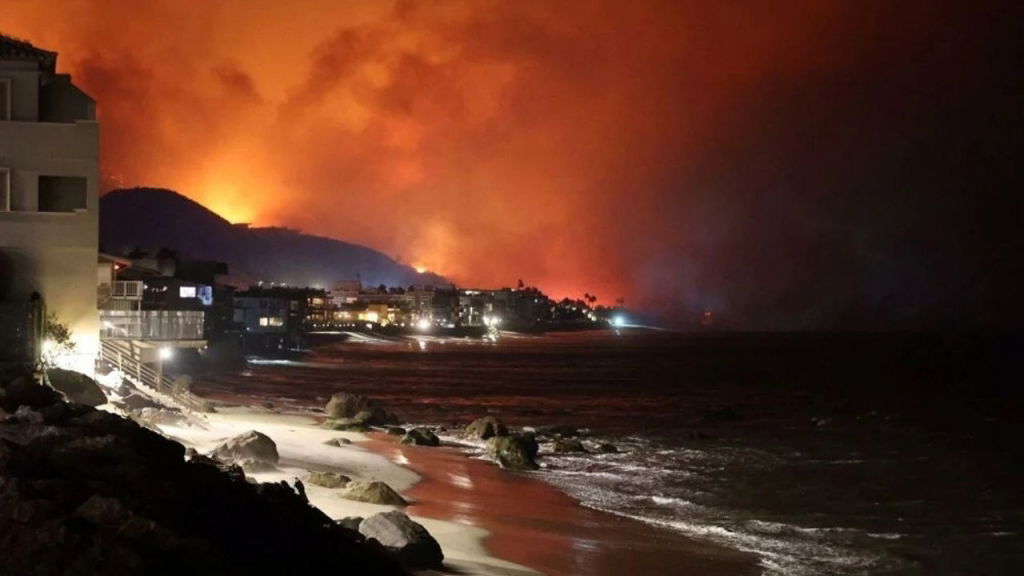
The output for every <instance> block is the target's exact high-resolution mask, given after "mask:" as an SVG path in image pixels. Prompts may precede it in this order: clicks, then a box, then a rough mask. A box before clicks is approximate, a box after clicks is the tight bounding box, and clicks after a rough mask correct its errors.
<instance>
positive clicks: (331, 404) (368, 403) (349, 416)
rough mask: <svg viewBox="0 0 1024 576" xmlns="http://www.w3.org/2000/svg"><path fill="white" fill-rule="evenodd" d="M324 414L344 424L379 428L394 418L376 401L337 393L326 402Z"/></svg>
mask: <svg viewBox="0 0 1024 576" xmlns="http://www.w3.org/2000/svg"><path fill="white" fill-rule="evenodd" d="M324 414H326V415H327V417H328V418H331V419H334V420H339V421H342V422H344V423H345V424H361V425H364V426H380V425H384V424H392V423H394V422H395V421H396V419H395V417H394V416H393V415H391V414H388V413H387V411H385V410H384V408H382V407H381V406H380V405H379V404H378V403H377V402H376V401H374V400H371V399H369V398H367V397H366V396H360V395H359V394H349V393H347V392H339V393H337V394H335V395H333V396H331V399H330V400H329V401H328V402H327V406H326V407H325V408H324Z"/></svg>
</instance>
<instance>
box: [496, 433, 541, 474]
mask: <svg viewBox="0 0 1024 576" xmlns="http://www.w3.org/2000/svg"><path fill="white" fill-rule="evenodd" d="M487 450H488V453H489V454H490V455H491V457H493V458H494V459H495V460H496V461H497V462H498V464H499V465H500V466H501V467H502V468H509V469H512V470H536V469H537V468H539V466H537V463H536V462H535V461H534V458H536V456H537V440H536V438H534V437H533V436H529V435H516V436H494V437H492V438H491V439H489V440H488V441H487Z"/></svg>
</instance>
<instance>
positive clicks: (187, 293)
mask: <svg viewBox="0 0 1024 576" xmlns="http://www.w3.org/2000/svg"><path fill="white" fill-rule="evenodd" d="M195 297H196V287H195V286H181V287H180V288H178V298H195Z"/></svg>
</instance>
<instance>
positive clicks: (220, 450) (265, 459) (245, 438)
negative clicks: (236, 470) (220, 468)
mask: <svg viewBox="0 0 1024 576" xmlns="http://www.w3.org/2000/svg"><path fill="white" fill-rule="evenodd" d="M211 455H212V456H213V457H215V458H217V459H219V460H222V461H224V462H229V463H234V464H238V465H239V466H241V467H242V468H245V469H246V470H249V471H254V472H256V471H262V470H268V469H273V468H274V465H275V464H277V462H278V460H279V456H278V454H277V445H276V444H274V441H273V440H271V439H270V438H269V437H267V436H266V435H265V434H262V433H260V432H257V431H255V430H250V431H248V432H246V433H245V434H240V435H238V436H235V437H234V438H231V439H230V440H227V441H226V442H224V443H222V444H221V445H220V446H217V447H216V448H214V449H213V452H211Z"/></svg>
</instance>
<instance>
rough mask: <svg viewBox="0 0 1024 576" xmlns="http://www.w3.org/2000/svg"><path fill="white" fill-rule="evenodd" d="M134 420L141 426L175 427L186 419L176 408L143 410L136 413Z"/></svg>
mask: <svg viewBox="0 0 1024 576" xmlns="http://www.w3.org/2000/svg"><path fill="white" fill-rule="evenodd" d="M136 419H137V420H138V421H139V423H140V424H142V425H143V426H148V427H150V428H152V427H154V426H161V425H163V426H176V425H178V424H181V423H182V422H184V421H186V420H187V418H186V417H185V415H184V414H182V413H181V410H178V409H177V408H143V409H142V410H139V411H138V414H137V415H136Z"/></svg>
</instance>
